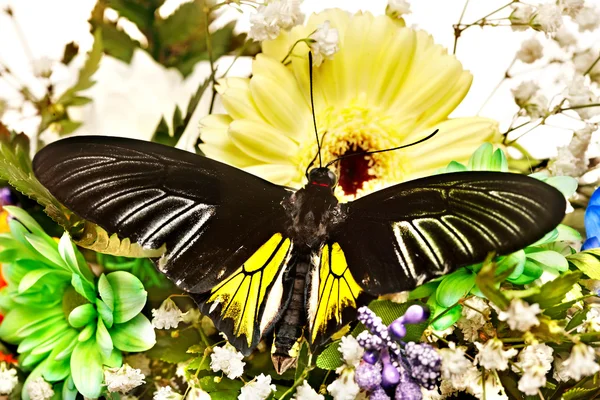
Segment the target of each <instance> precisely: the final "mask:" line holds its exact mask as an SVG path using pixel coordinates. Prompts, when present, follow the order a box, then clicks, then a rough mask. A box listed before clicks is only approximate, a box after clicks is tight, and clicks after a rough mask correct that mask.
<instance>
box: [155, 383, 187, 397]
mask: <svg viewBox="0 0 600 400" xmlns="http://www.w3.org/2000/svg"><path fill="white" fill-rule="evenodd" d="M152 398H153V399H154V400H183V396H182V395H180V394H179V393H177V392H174V391H173V388H171V386H163V387H161V388H159V389H158V390H157V391H156V392H154V395H153V396H152Z"/></svg>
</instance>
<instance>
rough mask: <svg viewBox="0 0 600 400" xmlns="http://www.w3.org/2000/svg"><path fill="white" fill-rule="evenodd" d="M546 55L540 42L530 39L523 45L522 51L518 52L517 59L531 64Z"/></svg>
mask: <svg viewBox="0 0 600 400" xmlns="http://www.w3.org/2000/svg"><path fill="white" fill-rule="evenodd" d="M543 55H544V48H543V47H542V44H541V43H540V41H539V40H537V39H536V38H530V39H527V40H525V41H524V42H523V43H521V49H520V50H519V51H517V59H518V60H521V61H523V62H524V63H527V64H531V63H533V62H535V61H537V60H539V59H540V58H542V56H543Z"/></svg>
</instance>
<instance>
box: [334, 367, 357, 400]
mask: <svg viewBox="0 0 600 400" xmlns="http://www.w3.org/2000/svg"><path fill="white" fill-rule="evenodd" d="M327 391H328V392H329V394H331V396H333V400H355V399H356V397H357V396H358V393H359V392H360V388H359V387H358V385H357V383H356V382H355V381H354V370H350V369H345V370H344V371H343V372H342V374H341V375H340V376H339V377H338V378H337V379H336V380H335V381H333V382H332V383H331V384H329V386H327Z"/></svg>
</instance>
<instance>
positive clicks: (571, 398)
mask: <svg viewBox="0 0 600 400" xmlns="http://www.w3.org/2000/svg"><path fill="white" fill-rule="evenodd" d="M598 390H599V389H598V388H597V387H595V388H582V387H574V388H571V389H569V390H567V391H566V392H564V393H563V395H562V400H586V399H593V398H596V397H595V396H594V397H590V395H591V394H592V393H594V392H598Z"/></svg>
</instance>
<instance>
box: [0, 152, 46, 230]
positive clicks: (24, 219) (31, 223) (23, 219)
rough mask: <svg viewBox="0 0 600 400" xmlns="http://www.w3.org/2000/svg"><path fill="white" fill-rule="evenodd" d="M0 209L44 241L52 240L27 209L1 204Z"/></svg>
mask: <svg viewBox="0 0 600 400" xmlns="http://www.w3.org/2000/svg"><path fill="white" fill-rule="evenodd" d="M27 145H29V143H27ZM28 148H29V146H27V150H28ZM2 209H3V210H6V211H7V212H8V214H9V215H10V216H12V217H14V218H15V219H17V220H18V221H19V222H20V223H21V224H23V226H25V227H26V228H27V230H28V231H29V232H31V233H33V234H34V235H36V236H39V237H41V238H44V239H46V241H52V239H51V238H49V237H48V235H46V232H44V229H43V228H42V227H41V226H40V225H39V224H38V223H37V221H36V220H35V219H33V218H32V217H31V215H29V214H28V213H27V211H25V210H23V209H22V208H19V207H16V206H3V207H2Z"/></svg>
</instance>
